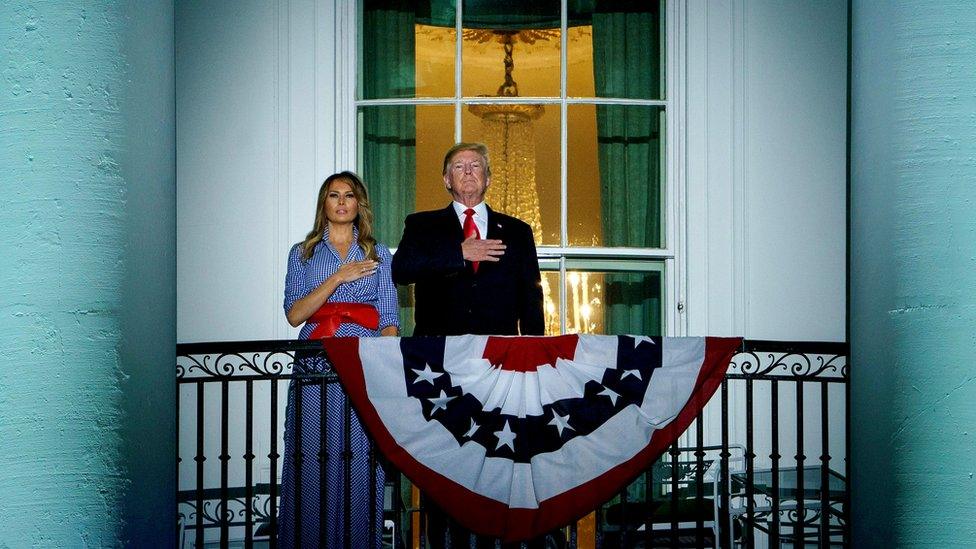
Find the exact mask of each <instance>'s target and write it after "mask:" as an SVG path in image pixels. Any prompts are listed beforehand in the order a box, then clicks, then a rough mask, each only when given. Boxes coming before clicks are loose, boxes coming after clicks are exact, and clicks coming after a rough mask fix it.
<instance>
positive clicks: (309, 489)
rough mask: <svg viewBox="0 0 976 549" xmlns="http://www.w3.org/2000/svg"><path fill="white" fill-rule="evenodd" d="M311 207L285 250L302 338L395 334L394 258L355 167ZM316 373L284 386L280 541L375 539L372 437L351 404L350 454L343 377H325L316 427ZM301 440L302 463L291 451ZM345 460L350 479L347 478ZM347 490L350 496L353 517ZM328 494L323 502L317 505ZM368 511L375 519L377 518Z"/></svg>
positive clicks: (319, 365) (378, 491) (300, 367)
mask: <svg viewBox="0 0 976 549" xmlns="http://www.w3.org/2000/svg"><path fill="white" fill-rule="evenodd" d="M315 212H316V213H315V226H314V228H313V229H312V231H310V232H309V233H308V236H307V237H306V239H305V240H304V241H303V242H299V243H298V244H295V245H294V246H293V247H292V249H291V252H290V253H289V256H288V274H287V276H286V278H285V301H284V309H285V315H286V316H287V318H288V322H289V323H290V324H291V325H292V326H296V327H297V326H299V325H301V324H303V323H304V326H303V327H302V330H301V333H300V335H299V337H300V338H302V339H308V338H318V337H323V336H354V337H375V336H381V335H383V336H396V335H398V334H399V319H398V316H397V297H396V288H395V287H394V285H393V282H392V280H391V278H390V263H391V260H392V258H391V255H390V251H389V250H388V249H387V248H386V246H383V245H382V244H380V243H378V242H376V240H375V239H374V238H373V235H372V218H373V215H372V211H371V210H370V207H369V198H368V196H367V194H366V187H365V186H364V185H363V182H362V180H361V179H360V178H359V177H358V176H357V175H356V174H354V173H352V172H342V173H338V174H335V175H332V176H330V177H329V178H328V179H326V180H325V182H324V183H323V184H322V187H321V189H320V190H319V196H318V203H317V205H316V210H315ZM324 368H327V365H326V364H325V361H323V360H321V359H314V358H312V359H303V360H296V364H295V369H296V373H298V372H302V371H305V372H318V371H322V370H323V369H324ZM318 381H319V380H318V379H315V380H308V381H298V380H293V381H292V383H291V385H290V387H289V391H288V412H287V414H286V419H285V453H284V463H283V469H282V479H281V507H280V514H279V519H278V525H279V526H278V528H279V530H278V532H279V535H278V538H279V541H280V542H281V545H282V546H283V547H294V546H297V545H301V546H305V547H314V546H317V545H321V542H324V543H325V545H326V546H327V547H344V546H349V547H376V546H378V545H379V543H380V533H381V524H382V517H383V489H382V488H383V470H382V469H381V468H379V467H377V468H376V469H375V470H374V471H373V473H371V472H370V466H369V440H368V439H367V437H366V434H365V432H364V431H363V428H362V426H361V425H360V423H359V419H358V418H357V417H356V415H355V413H353V414H352V417H351V421H350V432H349V434H348V435H349V440H350V446H349V448H348V449H349V450H350V451H351V458H350V457H349V456H347V455H344V451H345V450H346V447H345V439H346V433H345V428H346V418H345V412H344V409H345V405H346V397H345V394H344V393H343V391H342V388H341V387H340V386H339V384H338V383H334V382H333V383H329V384H328V385H327V386H326V387H327V388H326V390H325V393H326V394H325V402H324V404H325V410H326V425H325V426H324V428H320V417H321V411H322V405H323V397H322V394H321V390H320V384H319V382H318ZM299 395H300V396H299ZM296 398H301V425H300V429H299V428H298V427H299V426H298V425H296ZM299 433H300V435H299ZM322 438H324V439H326V442H325V455H324V457H325V460H326V461H325V464H326V466H325V471H321V470H320V469H321V468H320V466H319V460H318V456H319V450H320V446H321V445H320V442H321V439H322ZM299 439H300V440H299ZM299 443H300V448H301V454H302V459H301V464H300V467H299V465H298V464H296V460H295V451H296V449H298V446H299ZM347 459H348V460H349V465H350V467H349V469H350V479H349V486H348V487H347V486H346V483H345V480H344V476H345V463H344V461H345V460H347ZM371 474H372V475H374V476H373V478H374V484H373V486H370V476H371ZM323 489H324V495H323ZM347 489H348V492H349V496H350V504H351V505H350V511H351V512H350V516H349V517H348V518H347V517H346V508H345V505H346V500H345V497H346V496H345V494H346V491H347ZM296 496H297V497H296ZM323 500H324V503H325V509H324V510H322V509H321V508H320V507H321V503H322V502H323ZM370 507H372V511H371V509H370ZM371 512H372V513H373V514H372V516H373V517H375V519H376V521H375V522H374V523H373V524H372V525H370V521H369V517H370V516H371ZM347 523H348V527H349V529H348V535H349V539H348V540H347V539H346V535H347V532H346V529H347ZM298 525H300V527H296V526H298ZM322 525H324V526H325V528H324V529H321V526H322ZM371 530H372V536H371V535H370V531H371ZM371 537H372V539H370V538H371Z"/></svg>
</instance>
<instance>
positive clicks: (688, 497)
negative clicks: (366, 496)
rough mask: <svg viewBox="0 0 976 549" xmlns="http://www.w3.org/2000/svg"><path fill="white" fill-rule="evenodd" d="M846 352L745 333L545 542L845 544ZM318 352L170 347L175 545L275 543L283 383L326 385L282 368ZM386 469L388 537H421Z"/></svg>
mask: <svg viewBox="0 0 976 549" xmlns="http://www.w3.org/2000/svg"><path fill="white" fill-rule="evenodd" d="M847 352H848V351H847V344H845V343H819V342H778V341H755V340H747V341H744V342H743V344H742V346H741V347H740V349H739V350H738V352H737V354H736V355H735V356H734V357H733V360H732V363H731V364H730V367H729V370H728V373H727V374H726V376H725V381H724V382H723V383H722V386H721V387H720V389H719V390H718V392H716V394H715V396H714V397H713V398H712V399H711V401H709V403H708V405H707V406H706V407H705V408H704V410H703V411H702V412H701V413H700V414H699V415H698V417H697V418H696V420H695V421H694V422H693V423H692V425H691V427H690V428H689V429H688V430H687V431H686V432H685V433H684V434H682V435H681V437H679V439H678V440H677V441H676V442H675V443H674V444H673V445H672V446H671V448H670V449H669V451H668V452H666V453H665V454H664V455H663V456H661V458H660V459H659V460H658V461H657V462H656V463H654V464H653V466H652V467H650V468H648V469H647V470H646V471H644V472H643V473H642V474H641V475H640V476H639V477H638V478H636V479H635V480H634V481H633V482H632V483H631V485H630V486H628V487H627V488H626V489H624V490H623V491H621V492H620V493H619V494H618V495H616V496H615V497H614V498H612V499H611V500H610V501H608V502H606V503H604V504H603V505H601V506H600V507H599V508H598V509H595V510H594V511H593V513H591V514H589V515H587V516H585V517H582V518H581V519H580V520H578V521H577V522H575V523H574V524H571V525H568V526H566V527H565V528H562V529H560V530H558V531H555V532H553V533H551V534H550V535H549V537H548V540H547V546H552V547H579V548H592V547H644V548H650V547H792V546H797V545H806V544H814V545H818V546H821V547H828V546H842V547H846V546H848V540H849V539H850V538H849V526H848V525H849V520H848V513H849V505H848V502H849V500H850V492H849V487H848V484H847V482H846V479H847V478H848V464H849V455H848V448H849V445H848V441H847V433H848V429H847V423H848V418H849V405H848V397H847V394H848V366H847ZM320 353H322V349H321V346H320V345H319V344H317V343H315V342H309V341H291V340H282V341H246V342H214V343H192V344H181V345H178V346H177V383H178V393H177V403H176V406H177V414H178V421H177V423H178V429H179V432H178V447H177V463H178V467H179V487H178V516H179V520H180V542H181V546H183V547H211V546H212V547H231V546H233V547H253V546H260V547H264V546H269V547H276V546H277V541H276V539H275V536H274V535H273V533H274V532H275V531H276V528H277V515H278V498H279V482H280V478H281V463H282V458H283V456H282V452H283V448H284V445H283V443H282V436H283V430H284V418H285V403H286V401H287V390H288V384H289V383H290V382H291V380H292V379H301V380H302V381H303V382H304V383H317V384H321V385H322V386H323V387H325V386H326V385H327V384H331V383H337V382H338V380H337V379H336V377H335V375H334V374H333V373H331V372H326V373H324V374H297V373H293V372H292V365H293V364H294V363H295V361H296V359H297V360H302V359H304V358H307V357H313V356H316V355H318V354H320ZM329 413H336V412H335V411H330V412H329ZM337 413H342V414H344V415H345V416H346V417H350V416H351V414H352V411H351V409H350V408H348V406H347V407H346V408H345V409H343V410H340V411H337ZM320 435H321V434H320ZM315 458H316V456H305V457H304V459H315ZM347 459H348V458H347ZM370 459H373V460H380V461H381V462H382V456H380V455H378V454H377V453H373V452H371V456H370ZM384 467H386V468H387V475H386V490H385V497H384V500H385V505H384V517H383V518H384V520H383V524H384V528H383V530H384V531H383V540H384V543H385V544H386V545H387V546H389V547H408V548H414V547H416V548H420V547H426V546H428V543H427V542H428V540H426V539H425V535H424V534H425V531H426V529H425V528H424V525H425V523H426V517H425V513H424V509H423V507H422V503H421V502H422V499H421V498H420V497H419V493H418V492H417V490H416V489H415V488H413V487H412V486H411V484H410V483H409V481H408V480H407V479H406V478H405V477H403V476H402V475H400V474H399V473H398V472H397V471H395V470H393V468H392V467H391V466H389V464H384ZM344 501H349V498H348V497H346V498H344ZM345 516H347V517H348V516H349V514H348V513H346V515H345ZM344 526H345V527H346V528H349V525H348V524H346V525H344Z"/></svg>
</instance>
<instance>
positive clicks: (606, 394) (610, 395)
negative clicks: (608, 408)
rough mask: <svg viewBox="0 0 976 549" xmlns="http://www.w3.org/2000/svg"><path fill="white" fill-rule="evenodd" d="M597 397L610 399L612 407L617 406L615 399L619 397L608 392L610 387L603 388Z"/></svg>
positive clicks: (610, 391)
mask: <svg viewBox="0 0 976 549" xmlns="http://www.w3.org/2000/svg"><path fill="white" fill-rule="evenodd" d="M597 395H600V396H605V397H610V402H612V403H613V405H614V406H616V405H617V397H619V396H620V395H618V394H617V393H615V392H613V391H612V390H610V387H604V388H603V390H602V391H600V392H599V393H597Z"/></svg>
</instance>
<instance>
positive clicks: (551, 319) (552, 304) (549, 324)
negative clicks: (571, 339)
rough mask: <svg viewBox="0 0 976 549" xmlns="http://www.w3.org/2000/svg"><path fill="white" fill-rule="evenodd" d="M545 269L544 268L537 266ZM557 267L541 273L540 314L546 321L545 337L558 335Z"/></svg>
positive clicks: (543, 267)
mask: <svg viewBox="0 0 976 549" xmlns="http://www.w3.org/2000/svg"><path fill="white" fill-rule="evenodd" d="M539 268H540V269H545V266H543V265H541V264H540V266H539ZM558 269H559V267H558V265H557V266H556V270H555V271H546V270H543V271H542V312H543V314H544V315H545V319H546V335H559V334H560V331H559V270H558Z"/></svg>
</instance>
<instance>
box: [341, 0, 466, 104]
mask: <svg viewBox="0 0 976 549" xmlns="http://www.w3.org/2000/svg"><path fill="white" fill-rule="evenodd" d="M362 9H363V11H362V14H361V17H360V21H361V27H360V33H359V37H360V38H359V39H360V51H361V66H362V72H361V78H362V80H361V86H360V95H361V97H362V98H363V99H385V98H407V97H451V96H453V95H454V53H455V34H456V33H455V29H454V19H455V15H454V13H455V12H454V3H453V2H443V1H437V0H428V1H422V2H407V1H401V0H363V8H362Z"/></svg>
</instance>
